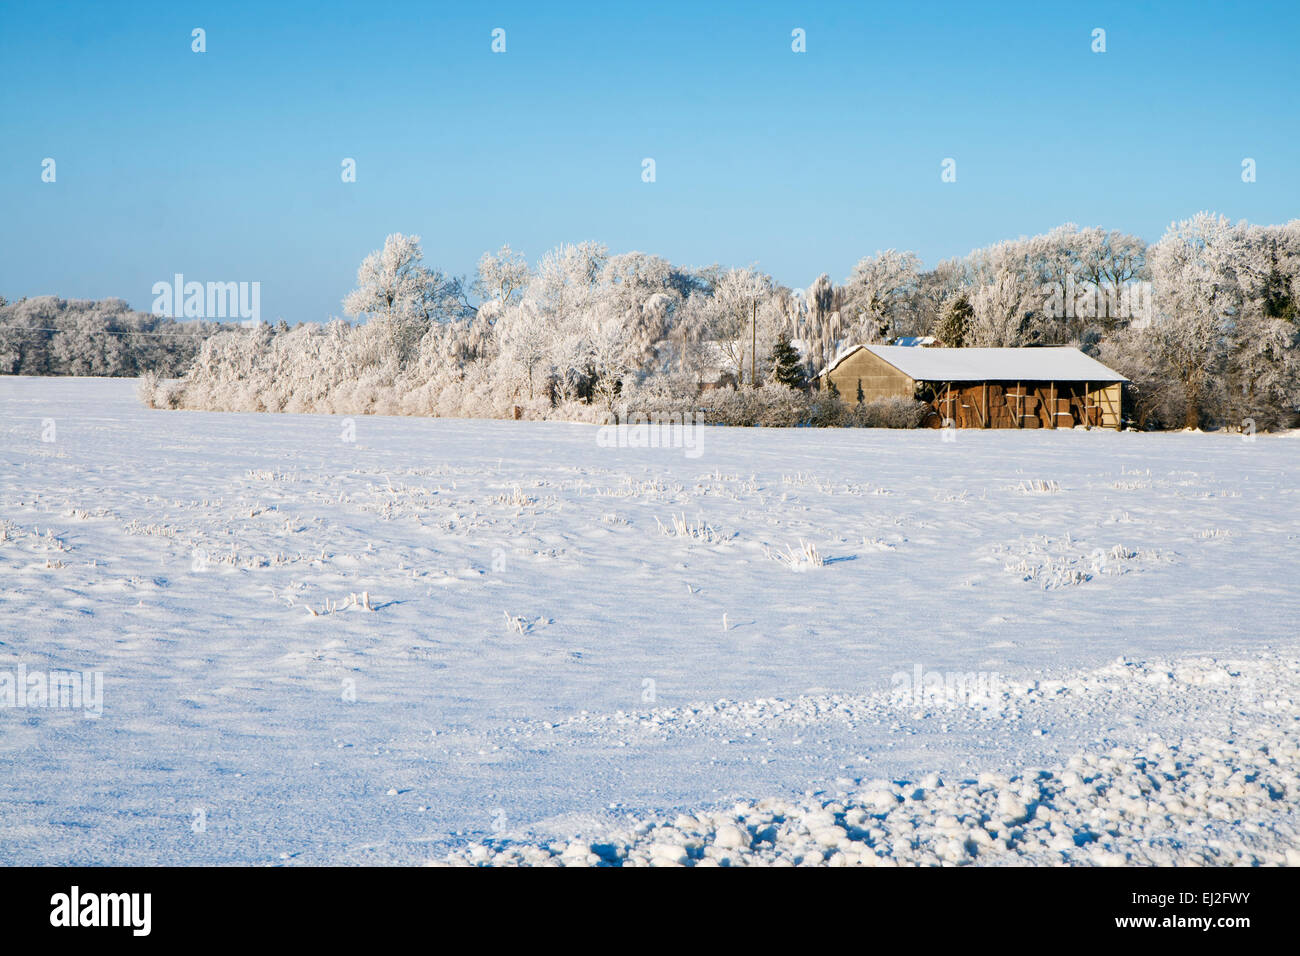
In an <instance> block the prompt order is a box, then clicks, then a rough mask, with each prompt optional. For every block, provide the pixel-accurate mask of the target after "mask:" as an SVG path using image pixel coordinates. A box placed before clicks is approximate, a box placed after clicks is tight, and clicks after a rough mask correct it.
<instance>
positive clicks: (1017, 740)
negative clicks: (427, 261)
mask: <svg viewBox="0 0 1300 956" xmlns="http://www.w3.org/2000/svg"><path fill="white" fill-rule="evenodd" d="M134 384H135V383H134V382H132V381H125V380H88V379H45V380H42V379H22V378H3V379H0V576H2V580H3V589H2V590H0V703H3V693H4V687H5V684H4V676H5V674H12V675H17V674H18V673H19V672H20V668H22V669H23V671H22V672H23V673H24V674H26V675H28V676H30V675H32V674H36V675H41V674H48V673H50V672H52V671H77V672H96V673H98V674H100V675H102V682H103V683H102V690H103V693H102V701H100V702H99V704H100V706H99V707H94V708H92V707H88V706H86V705H85V703H84V702H83V706H81V707H62V708H55V707H49V706H38V705H37V704H33V702H32V701H30V700H29V701H27V702H28V703H29V704H32V706H27V707H18V706H14V707H5V708H4V709H0V728H2V729H3V732H2V733H0V772H3V774H4V779H5V781H6V784H5V786H4V787H0V859H2V860H4V861H5V862H8V863H25V864H37V863H88V864H94V863H125V864H130V863H164V864H169V863H176V864H198V863H251V864H263V863H265V864H275V863H284V862H291V863H387V862H398V863H421V862H427V861H435V860H445V859H447V858H448V857H449V855H450V856H451V858H453V859H462V858H463V859H474V860H482V859H487V858H491V857H492V856H493V855H494V854H495V853H497V852H498V850H499V849H500V848H501V847H505V846H511V847H516V848H517V849H516V850H508V851H506V854H505V855H504V856H502V857H501V858H500V859H501V861H502V862H506V861H512V862H524V861H532V862H545V861H552V862H558V860H557V859H556V858H557V857H558V859H562V860H564V861H566V862H578V863H590V862H600V861H603V860H606V859H608V860H621V861H625V862H636V861H637V860H638V859H642V860H644V861H650V860H652V859H653V860H655V861H659V862H674V861H680V860H686V861H688V862H689V861H692V860H711V861H715V862H743V861H744V860H745V859H747V858H758V859H765V860H768V861H777V860H778V859H779V860H781V861H783V862H805V863H806V862H823V861H825V862H854V861H856V860H859V859H861V860H863V861H865V862H875V861H876V860H877V859H880V860H885V861H889V860H893V861H898V862H912V861H918V862H937V861H940V860H946V861H952V862H962V861H967V860H973V861H975V862H1006V861H1008V860H1012V861H1014V860H1016V859H1029V860H1033V861H1038V862H1048V861H1050V862H1062V861H1066V860H1068V861H1077V862H1087V863H1113V862H1122V861H1124V860H1130V861H1132V862H1144V861H1152V862H1163V861H1168V860H1180V861H1188V862H1194V863H1195V862H1251V861H1252V860H1257V861H1260V862H1288V861H1289V862H1292V863H1295V862H1297V860H1296V858H1295V853H1296V848H1297V847H1298V846H1300V843H1298V842H1297V828H1298V825H1300V824H1298V821H1297V816H1296V812H1295V810H1294V809H1293V808H1294V806H1295V805H1296V803H1297V797H1298V796H1300V781H1298V780H1297V763H1298V762H1297V750H1296V747H1297V742H1298V736H1297V710H1296V702H1297V699H1300V639H1297V636H1296V625H1295V621H1296V618H1297V611H1298V610H1300V608H1298V607H1297V604H1298V602H1297V600H1296V597H1295V587H1294V582H1295V555H1296V548H1297V543H1298V542H1300V511H1298V509H1297V505H1300V472H1298V470H1297V468H1296V464H1297V460H1298V459H1300V439H1297V437H1295V436H1293V435H1287V436H1276V437H1272V436H1266V435H1259V436H1256V437H1254V440H1253V441H1246V440H1243V438H1242V437H1241V436H1239V435H1232V436H1229V435H1194V434H1150V435H1144V434H1115V433H1109V432H1097V431H1094V432H1089V433H1085V432H1081V431H1080V432H1073V431H1071V432H1059V433H1043V432H1036V433H1032V434H1025V433H1015V432H989V433H976V432H960V433H958V434H957V435H956V440H955V441H945V440H944V436H943V435H942V434H941V433H940V432H938V431H923V432H897V431H888V432H885V431H862V430H855V431H819V430H809V429H796V430H771V431H768V430H757V429H751V430H743V429H706V430H703V431H702V433H701V434H699V436H698V437H699V440H700V445H699V446H698V449H685V448H619V447H604V446H605V445H608V442H604V443H602V442H601V441H599V440H598V434H599V433H598V430H597V428H596V427H594V426H588V425H566V424H558V423H524V422H502V421H461V420H427V419H412V418H403V419H395V418H357V419H355V420H344V419H340V418H332V417H325V416H271V415H245V414H225V415H223V414H210V413H198V412H163V411H149V410H146V409H144V408H142V407H141V406H140V405H139V404H138V402H137V401H136V399H135V395H134ZM696 451H698V455H696ZM688 452H689V453H688ZM808 556H812V560H809V559H808ZM1118 658H1123V659H1124V660H1123V661H1118V660H1117V659H1118ZM91 683H92V686H93V681H92V682H91ZM10 686H11V687H12V681H11V683H10ZM101 709H102V713H100V714H98V715H95V714H94V711H95V710H101ZM87 710H91V712H92V716H87V715H86V713H85V711H87ZM1153 735H1155V736H1158V738H1159V739H1160V741H1162V742H1153ZM1261 747H1264V748H1267V750H1261V749H1260V748H1261ZM1116 748H1119V749H1118V750H1117V749H1116ZM1175 748H1176V749H1175ZM1139 752H1140V753H1141V754H1143V755H1144V757H1143V760H1142V761H1138V759H1137V758H1136V757H1135V756H1134V754H1137V753H1139ZM1076 754H1084V755H1087V760H1076V761H1075V762H1074V763H1073V764H1071V763H1070V760H1071V758H1072V757H1073V756H1074V755H1076ZM1089 761H1091V762H1089ZM1139 767H1140V768H1141V770H1142V773H1140V774H1139V773H1138V772H1137V769H1138V768H1139ZM935 775H937V777H936V776H935ZM1003 778H1008V779H1003ZM1010 778H1017V779H1015V780H1011V779H1010ZM904 781H905V782H906V783H904ZM940 781H942V783H940ZM964 781H965V782H964ZM1144 781H1145V782H1144ZM918 791H919V794H918ZM737 804H739V806H737ZM656 822H657V823H658V824H660V825H654V824H655V823H656ZM836 828H838V829H836ZM981 833H982V834H984V835H983V836H981V835H980V834H981ZM578 837H581V839H577V838H578ZM476 846H477V847H478V849H475V847H476ZM1288 851H1290V854H1291V855H1290V856H1288ZM512 854H513V855H512ZM868 854H869V855H870V859H868V858H867V855H868ZM724 857H725V860H724V859H722V858H724Z"/></svg>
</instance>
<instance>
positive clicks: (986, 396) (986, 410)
mask: <svg viewBox="0 0 1300 956" xmlns="http://www.w3.org/2000/svg"><path fill="white" fill-rule="evenodd" d="M984 427H985V428H988V427H989V383H988V382H985V383H984Z"/></svg>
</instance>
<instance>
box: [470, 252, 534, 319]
mask: <svg viewBox="0 0 1300 956" xmlns="http://www.w3.org/2000/svg"><path fill="white" fill-rule="evenodd" d="M530 277H531V273H530V272H529V271H528V260H527V259H525V258H524V257H523V255H522V254H521V253H518V252H515V251H514V250H513V249H511V248H510V244H509V243H506V244H505V245H503V246H502V247H501V248H500V249H498V250H497V251H496V252H485V253H483V255H482V257H481V258H480V259H479V261H478V275H477V276H476V277H475V279H474V285H473V292H474V294H475V295H477V296H479V297H480V298H481V299H483V300H484V302H493V303H496V311H501V310H505V309H508V308H510V307H511V306H513V305H516V304H518V302H519V300H520V299H521V298H522V297H523V294H524V290H525V289H526V288H527V287H528V280H529V278H530Z"/></svg>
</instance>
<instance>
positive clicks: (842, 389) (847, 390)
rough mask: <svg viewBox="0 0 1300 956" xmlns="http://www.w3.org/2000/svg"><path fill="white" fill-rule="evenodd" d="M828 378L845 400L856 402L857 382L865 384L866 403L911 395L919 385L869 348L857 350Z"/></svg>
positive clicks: (909, 396)
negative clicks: (868, 349)
mask: <svg viewBox="0 0 1300 956" xmlns="http://www.w3.org/2000/svg"><path fill="white" fill-rule="evenodd" d="M826 377H827V378H829V379H830V380H831V381H832V382H834V383H835V388H836V389H837V390H838V391H839V393H840V398H842V399H844V401H846V402H855V401H857V398H858V382H861V383H862V400H863V401H864V402H873V401H875V400H876V399H880V398H911V397H912V396H913V395H914V394H915V392H916V384H915V383H914V382H913V381H912V380H911V379H910V378H908V377H907V376H906V375H904V374H903V373H902V372H900V371H899V370H898V369H896V368H894V366H892V365H890V364H889V363H888V362H886V361H885V360H884V359H881V358H880V357H879V356H876V355H874V354H872V353H871V352H868V351H867V350H866V349H859V350H858V351H857V352H854V353H853V354H852V355H850V356H849V357H848V358H846V359H845V360H844V361H843V362H841V363H840V364H839V365H838V366H836V367H835V370H834V371H832V372H830V373H829V374H828V375H827V376H826Z"/></svg>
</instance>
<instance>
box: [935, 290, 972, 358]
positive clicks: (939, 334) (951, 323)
mask: <svg viewBox="0 0 1300 956" xmlns="http://www.w3.org/2000/svg"><path fill="white" fill-rule="evenodd" d="M974 316H975V310H974V309H973V308H971V304H970V300H969V299H967V298H966V296H964V295H954V296H952V297H951V298H949V299H948V301H947V302H945V303H944V304H943V313H942V314H941V315H940V316H939V325H938V327H937V328H936V329H935V330H934V334H935V338H937V339H938V340H939V341H940V342H942V343H943V344H944V345H945V346H947V347H948V348H950V349H959V348H961V347H962V346H964V345H965V344H966V339H967V337H968V336H969V335H970V326H971V319H972V318H974Z"/></svg>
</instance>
